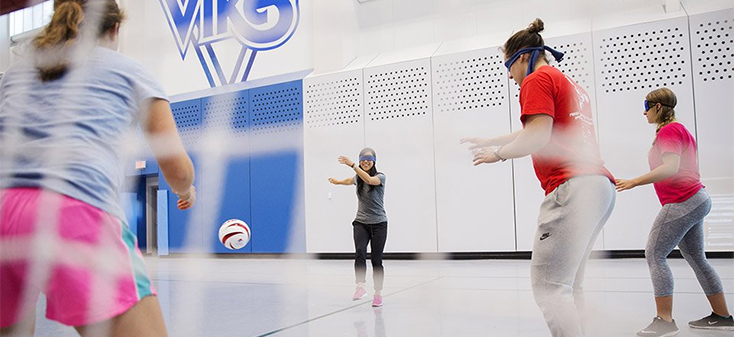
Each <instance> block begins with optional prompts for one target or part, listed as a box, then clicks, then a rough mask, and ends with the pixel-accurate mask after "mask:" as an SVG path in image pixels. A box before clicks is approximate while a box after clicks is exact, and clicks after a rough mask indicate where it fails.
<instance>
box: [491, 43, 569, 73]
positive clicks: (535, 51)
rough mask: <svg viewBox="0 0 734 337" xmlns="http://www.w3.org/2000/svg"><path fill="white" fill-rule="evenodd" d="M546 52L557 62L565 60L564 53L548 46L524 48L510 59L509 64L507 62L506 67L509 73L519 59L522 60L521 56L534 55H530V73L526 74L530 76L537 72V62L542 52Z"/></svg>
mask: <svg viewBox="0 0 734 337" xmlns="http://www.w3.org/2000/svg"><path fill="white" fill-rule="evenodd" d="M546 50H547V51H549V52H550V53H551V54H552V55H553V58H554V59H555V60H556V62H561V60H563V53H562V52H559V51H557V50H555V49H553V48H551V47H548V46H542V47H531V48H523V49H520V50H518V51H517V53H515V54H514V55H512V57H510V59H509V60H507V62H505V67H507V71H509V70H510V67H512V65H513V64H514V63H515V61H517V59H519V58H520V56H522V55H523V54H527V53H532V54H531V55H530V60H528V73H527V74H525V75H526V76H527V75H530V74H532V73H533V70H535V62H536V61H537V60H538V55H539V54H540V52H541V51H542V52H545V51H546Z"/></svg>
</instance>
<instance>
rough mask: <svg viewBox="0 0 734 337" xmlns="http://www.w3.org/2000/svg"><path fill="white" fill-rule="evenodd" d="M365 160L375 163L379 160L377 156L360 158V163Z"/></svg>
mask: <svg viewBox="0 0 734 337" xmlns="http://www.w3.org/2000/svg"><path fill="white" fill-rule="evenodd" d="M363 160H369V161H371V162H373V163H374V162H377V158H375V156H359V161H363Z"/></svg>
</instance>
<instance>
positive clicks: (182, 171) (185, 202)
mask: <svg viewBox="0 0 734 337" xmlns="http://www.w3.org/2000/svg"><path fill="white" fill-rule="evenodd" d="M143 130H144V131H145V136H146V139H147V140H148V144H149V145H150V149H151V150H152V151H153V155H154V156H155V158H156V161H157V162H158V165H159V166H160V168H161V172H162V173H163V176H164V177H165V179H166V182H168V184H169V185H171V190H172V191H173V193H176V195H178V197H179V201H178V207H179V208H180V209H188V208H190V207H191V206H193V205H194V202H195V200H196V189H195V188H194V185H193V183H194V165H193V163H192V162H191V159H190V158H189V155H188V154H187V153H186V149H184V146H183V144H182V143H181V137H180V136H179V134H178V129H176V122H175V120H174V119H173V113H172V112H171V106H170V105H169V103H168V101H165V100H162V99H153V100H151V101H150V105H149V106H148V114H147V118H146V120H145V121H144V122H143Z"/></svg>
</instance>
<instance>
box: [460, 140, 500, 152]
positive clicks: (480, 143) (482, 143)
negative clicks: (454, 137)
mask: <svg viewBox="0 0 734 337" xmlns="http://www.w3.org/2000/svg"><path fill="white" fill-rule="evenodd" d="M466 143H469V144H471V145H469V150H476V149H481V148H483V147H487V146H492V145H494V139H493V138H481V137H467V138H462V139H460V140H459V144H466Z"/></svg>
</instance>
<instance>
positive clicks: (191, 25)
mask: <svg viewBox="0 0 734 337" xmlns="http://www.w3.org/2000/svg"><path fill="white" fill-rule="evenodd" d="M159 1H160V3H161V6H162V7H163V12H164V13H165V15H166V18H167V20H168V25H169V27H170V28H171V33H173V37H174V39H175V41H176V45H177V47H178V51H179V53H180V54H181V59H185V58H186V56H187V53H188V50H189V48H193V49H194V50H195V52H196V55H197V57H198V58H199V62H200V63H201V66H202V68H203V69H204V74H205V75H206V77H207V80H208V81H209V85H210V86H212V87H215V86H217V85H224V84H231V83H235V82H244V81H246V80H247V77H248V75H249V74H250V70H251V69H252V64H253V62H254V61H255V55H256V54H257V52H258V51H262V50H270V49H275V48H278V47H280V46H282V45H283V44H284V43H286V42H287V41H288V40H289V39H290V38H291V36H293V33H294V32H295V31H296V28H297V27H298V21H299V17H300V10H299V7H298V0H159ZM226 40H235V41H237V42H238V43H239V45H240V46H241V48H240V53H239V55H238V57H237V61H236V62H235V64H234V68H233V69H232V73H231V74H229V75H228V74H225V72H224V69H223V67H222V64H221V63H220V61H219V59H218V57H217V53H216V51H215V48H214V44H215V43H217V42H221V41H226Z"/></svg>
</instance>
